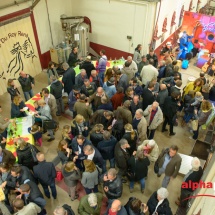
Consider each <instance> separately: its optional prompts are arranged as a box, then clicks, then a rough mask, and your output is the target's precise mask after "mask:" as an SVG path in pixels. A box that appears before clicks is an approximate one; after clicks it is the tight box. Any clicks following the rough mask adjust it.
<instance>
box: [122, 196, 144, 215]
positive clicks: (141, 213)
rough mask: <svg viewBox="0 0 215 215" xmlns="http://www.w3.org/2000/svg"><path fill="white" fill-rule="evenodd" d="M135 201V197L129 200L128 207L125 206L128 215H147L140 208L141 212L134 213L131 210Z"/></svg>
mask: <svg viewBox="0 0 215 215" xmlns="http://www.w3.org/2000/svg"><path fill="white" fill-rule="evenodd" d="M135 199H136V198H135V197H130V198H129V200H128V202H127V203H126V205H125V209H126V211H127V213H128V215H145V213H143V212H142V211H141V208H140V210H139V212H134V211H133V210H132V209H131V206H130V205H131V203H132V201H133V200H135Z"/></svg>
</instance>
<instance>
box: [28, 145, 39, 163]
mask: <svg viewBox="0 0 215 215" xmlns="http://www.w3.org/2000/svg"><path fill="white" fill-rule="evenodd" d="M30 149H31V155H32V158H33V161H34V162H37V161H38V160H37V152H36V151H35V149H34V147H33V146H32V145H31V144H30Z"/></svg>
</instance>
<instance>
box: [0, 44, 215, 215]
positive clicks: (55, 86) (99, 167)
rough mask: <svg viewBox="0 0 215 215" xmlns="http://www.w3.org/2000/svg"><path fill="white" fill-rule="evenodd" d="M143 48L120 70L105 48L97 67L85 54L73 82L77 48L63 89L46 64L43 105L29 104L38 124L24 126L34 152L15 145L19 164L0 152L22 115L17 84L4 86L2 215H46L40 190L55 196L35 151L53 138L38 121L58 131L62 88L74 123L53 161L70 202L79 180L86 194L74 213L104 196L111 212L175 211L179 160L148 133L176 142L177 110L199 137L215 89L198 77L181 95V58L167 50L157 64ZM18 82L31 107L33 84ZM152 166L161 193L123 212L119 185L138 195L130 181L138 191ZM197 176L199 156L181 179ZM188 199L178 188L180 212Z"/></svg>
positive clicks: (132, 202) (27, 79)
mask: <svg viewBox="0 0 215 215" xmlns="http://www.w3.org/2000/svg"><path fill="white" fill-rule="evenodd" d="M141 48H142V46H141V45H140V44H139V45H138V46H137V47H136V49H135V53H134V57H133V59H132V57H131V56H129V57H128V58H127V60H126V61H125V63H124V65H123V68H122V69H119V68H118V66H113V68H106V65H107V57H106V55H105V50H101V51H100V56H101V57H100V58H99V61H98V63H97V65H96V66H94V65H93V63H92V62H91V57H90V56H87V58H86V60H85V61H84V62H82V63H81V64H80V74H78V75H76V74H75V70H74V66H76V65H77V63H80V59H78V57H77V53H78V49H77V47H75V48H73V50H72V53H71V55H70V57H69V60H68V63H66V62H65V63H63V65H62V68H63V70H64V73H63V77H62V82H61V81H59V80H58V78H59V77H58V73H57V71H56V69H55V68H54V63H53V62H50V63H49V68H48V71H47V75H48V83H49V84H50V89H48V88H42V89H41V99H40V100H39V101H35V102H34V108H35V111H34V125H33V126H32V127H30V128H29V133H31V134H32V135H33V137H34V139H35V145H36V146H37V147H36V146H33V145H31V144H30V143H28V142H26V140H25V139H23V138H22V137H19V138H18V139H17V140H16V141H15V143H14V144H15V145H16V147H17V150H16V153H17V163H18V164H15V161H16V158H15V157H14V155H13V154H12V153H11V152H10V151H8V150H6V149H5V145H6V138H7V127H8V125H9V123H13V122H14V121H15V119H16V118H19V117H25V116H26V115H27V113H26V108H25V107H26V105H25V103H24V101H23V100H22V98H21V94H20V92H19V90H18V89H17V87H16V86H15V84H14V80H12V79H9V80H8V93H9V94H10V95H11V119H10V120H9V119H5V120H6V121H5V122H4V123H1V124H0V129H1V136H0V137H1V144H0V145H1V149H0V162H1V164H0V171H1V177H0V184H1V188H2V189H3V191H4V195H5V200H4V202H5V204H3V205H0V208H1V210H2V211H4V210H5V211H6V212H2V214H10V213H13V212H15V214H17V215H18V214H20V215H25V214H26V215H27V214H46V210H45V207H46V200H45V199H44V197H43V194H42V193H41V191H40V189H39V188H38V184H41V186H42V188H43V190H44V194H45V196H46V197H47V198H51V196H52V197H53V198H54V199H56V198H57V191H56V185H55V177H56V169H55V166H54V164H53V163H52V162H47V161H46V160H45V156H44V154H43V153H42V152H40V151H41V150H40V147H41V146H42V142H43V139H44V134H45V133H46V132H47V133H48V136H49V139H48V140H47V141H49V142H51V141H54V140H55V131H56V130H57V129H55V130H54V129H53V128H50V127H48V126H44V124H47V123H46V121H47V120H53V122H55V123H56V124H59V121H58V116H60V115H62V114H64V113H65V104H64V101H63V98H62V96H63V93H62V90H64V92H65V93H67V94H68V102H67V103H68V111H67V113H69V114H70V115H71V116H72V122H71V125H65V126H63V129H62V130H61V131H60V132H61V133H62V139H61V140H60V141H59V143H58V147H57V152H56V154H57V156H58V157H59V159H60V162H61V164H62V171H61V172H62V175H63V178H64V179H63V180H64V182H65V184H66V187H67V191H68V195H69V197H70V199H71V201H74V200H76V199H77V198H79V193H78V191H77V184H78V183H79V182H80V183H81V184H82V186H83V188H84V190H85V192H86V195H85V196H84V197H82V198H81V199H80V202H79V207H78V213H79V214H81V215H85V214H100V211H101V206H102V201H103V194H102V193H104V194H105V196H106V198H107V199H108V201H107V210H106V212H105V214H107V215H113V214H114V215H116V214H117V215H126V214H128V215H134V214H135V215H138V214H139V215H144V214H146V213H147V211H148V212H149V214H150V215H164V214H166V215H171V214H172V211H171V208H170V205H169V201H168V199H167V197H168V195H169V193H168V191H167V187H168V184H169V182H170V180H171V179H173V178H176V177H177V175H178V172H179V169H180V166H181V162H182V158H181V157H180V155H179V154H178V150H179V148H178V146H176V145H171V146H170V147H168V148H163V149H162V148H160V147H159V143H156V141H155V140H154V136H155V135H156V130H158V129H160V130H161V131H162V132H163V133H164V134H167V132H168V133H169V136H173V135H176V133H175V132H174V126H176V125H177V124H178V116H177V112H182V111H184V112H185V115H184V117H183V124H186V123H187V124H188V123H189V122H190V121H192V120H195V121H198V125H197V128H196V129H193V137H191V138H193V139H195V140H196V139H197V138H198V131H199V128H200V126H201V125H204V124H205V123H206V121H207V119H208V117H209V115H210V114H211V112H212V105H211V103H213V102H214V101H215V90H214V89H215V82H214V81H213V82H212V84H213V86H212V87H211V88H210V86H209V83H208V81H207V80H206V78H205V75H204V73H200V77H199V78H197V79H196V80H195V81H194V82H190V83H188V84H187V85H186V86H185V87H184V89H182V88H181V86H182V74H181V73H180V61H179V60H174V57H173V56H172V55H171V54H170V50H169V49H166V51H165V52H164V53H163V55H164V56H163V57H162V60H161V61H160V62H159V60H158V57H157V55H156V54H155V53H154V50H153V49H151V50H150V52H149V54H147V55H146V56H141V54H140V52H141ZM18 81H19V82H20V85H21V88H22V90H23V93H24V96H25V100H26V101H27V100H28V99H29V98H30V97H32V96H33V94H34V93H33V87H34V84H35V83H34V78H33V77H31V76H30V75H28V74H26V73H25V72H24V71H21V72H20V77H19V79H18ZM0 110H1V109H0ZM1 111H2V110H1ZM167 124H168V125H169V129H167ZM107 161H109V162H107ZM150 165H154V171H155V174H156V175H157V177H160V176H161V175H162V174H164V175H165V176H164V179H163V181H162V184H161V188H160V189H158V190H157V191H155V192H154V193H153V194H152V195H151V197H150V198H149V200H148V202H146V203H142V201H141V199H138V198H136V197H135V195H134V196H133V197H131V198H129V199H128V202H127V204H126V205H124V206H123V205H122V203H121V201H120V200H119V198H120V197H121V196H122V194H123V183H126V182H127V181H129V190H130V193H134V194H135V192H138V191H137V190H135V187H134V184H135V182H139V183H140V192H141V193H142V194H143V193H144V191H145V189H146V188H145V183H146V180H147V175H148V168H149V166H150ZM202 174H203V170H202V168H201V166H200V162H199V159H198V158H193V160H192V170H190V172H189V173H188V174H187V175H186V176H185V178H184V181H188V180H191V182H192V183H193V182H198V181H199V180H200V178H201V176H202ZM101 190H102V193H101ZM50 191H51V193H50ZM192 192H193V190H190V189H185V188H183V189H181V196H180V198H179V199H178V200H177V201H176V204H177V205H179V206H183V207H186V203H187V202H186V201H183V200H184V199H185V198H187V197H188V196H190V195H191V194H192ZM132 195H133V194H132ZM5 206H6V208H5ZM53 213H54V215H66V214H67V215H69V214H75V213H74V212H73V210H72V208H71V207H70V206H69V205H66V204H65V205H63V206H58V207H57V208H56V209H55V210H54V212H53Z"/></svg>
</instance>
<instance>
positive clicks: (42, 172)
mask: <svg viewBox="0 0 215 215" xmlns="http://www.w3.org/2000/svg"><path fill="white" fill-rule="evenodd" d="M37 160H38V162H39V163H38V164H37V165H36V166H34V168H33V171H34V177H35V178H36V179H37V180H38V181H39V182H40V184H41V185H42V187H43V190H44V193H45V195H46V197H47V198H50V192H49V188H48V187H50V189H51V191H52V196H53V198H54V199H56V198H57V191H56V186H55V177H56V170H55V167H54V164H53V163H52V162H46V161H45V156H44V154H43V153H42V152H38V153H37Z"/></svg>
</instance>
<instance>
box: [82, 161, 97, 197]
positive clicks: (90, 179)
mask: <svg viewBox="0 0 215 215" xmlns="http://www.w3.org/2000/svg"><path fill="white" fill-rule="evenodd" d="M84 167H85V171H84V172H83V175H82V179H81V184H82V185H83V187H84V189H85V191H86V194H90V193H98V175H99V173H98V170H97V168H96V165H95V164H94V162H93V161H92V160H84Z"/></svg>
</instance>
